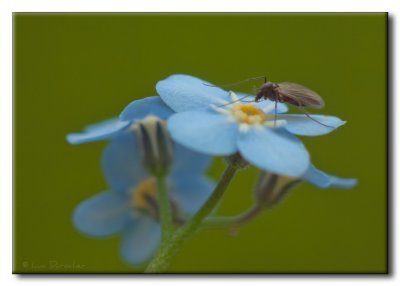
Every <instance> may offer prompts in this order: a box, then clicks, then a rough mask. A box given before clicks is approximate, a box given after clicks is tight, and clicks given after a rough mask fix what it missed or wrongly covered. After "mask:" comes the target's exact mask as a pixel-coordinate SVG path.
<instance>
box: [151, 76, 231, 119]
mask: <svg viewBox="0 0 400 286" xmlns="http://www.w3.org/2000/svg"><path fill="white" fill-rule="evenodd" d="M207 84H208V85H212V84H210V83H209V82H207V81H205V80H202V79H199V78H196V77H193V76H190V75H182V74H176V75H172V76H170V77H168V78H166V79H164V80H162V81H159V82H158V83H157V85H156V90H157V92H158V94H159V95H160V96H161V98H162V100H163V101H164V102H165V103H166V104H167V105H168V106H169V107H171V108H172V109H173V110H174V111H176V112H182V111H188V110H192V109H201V108H205V107H209V106H210V104H215V105H222V104H225V103H226V102H229V101H230V97H229V93H228V92H227V91H225V90H223V89H221V88H219V87H212V86H208V85H207Z"/></svg>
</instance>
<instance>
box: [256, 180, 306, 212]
mask: <svg viewBox="0 0 400 286" xmlns="http://www.w3.org/2000/svg"><path fill="white" fill-rule="evenodd" d="M301 181H302V180H301V179H299V178H295V177H287V176H280V175H276V174H271V173H267V172H261V173H260V177H259V179H258V181H257V185H256V188H255V197H256V201H257V204H258V205H259V206H261V207H263V208H270V207H274V206H275V205H277V204H278V203H279V202H281V201H282V199H283V198H284V197H285V196H286V194H287V193H288V192H289V191H290V190H291V189H292V188H293V187H294V186H295V185H297V184H298V183H300V182H301Z"/></svg>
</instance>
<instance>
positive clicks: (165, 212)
mask: <svg viewBox="0 0 400 286" xmlns="http://www.w3.org/2000/svg"><path fill="white" fill-rule="evenodd" d="M167 191H168V190H167V188H166V186H165V176H162V175H160V176H157V198H158V204H159V207H160V221H161V228H162V238H161V244H163V243H165V242H166V241H167V240H168V238H169V237H170V236H171V235H172V232H173V230H174V225H173V219H172V210H171V204H170V202H169V197H168V192H167Z"/></svg>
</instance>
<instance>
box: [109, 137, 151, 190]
mask: <svg viewBox="0 0 400 286" xmlns="http://www.w3.org/2000/svg"><path fill="white" fill-rule="evenodd" d="M102 167H103V172H104V176H105V177H106V180H107V182H108V184H109V185H110V186H111V187H112V189H113V190H116V191H123V192H126V191H129V189H131V188H132V187H134V186H135V185H136V184H138V183H139V182H140V181H142V180H143V179H145V178H147V177H148V176H149V175H148V173H147V172H146V170H145V169H144V168H143V165H142V162H141V158H140V154H139V148H138V145H137V142H136V137H135V135H134V134H133V133H124V134H122V135H119V136H117V137H115V138H114V140H113V141H112V142H111V144H110V145H108V146H107V148H106V149H105V150H104V152H103V157H102Z"/></svg>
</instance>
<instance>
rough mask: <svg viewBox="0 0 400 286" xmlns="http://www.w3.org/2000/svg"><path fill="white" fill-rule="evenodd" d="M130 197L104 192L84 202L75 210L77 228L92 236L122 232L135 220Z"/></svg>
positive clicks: (74, 217)
mask: <svg viewBox="0 0 400 286" xmlns="http://www.w3.org/2000/svg"><path fill="white" fill-rule="evenodd" d="M131 211H132V206H131V201H130V199H129V197H128V196H126V195H124V194H120V193H116V192H103V193H101V194H99V195H96V196H95V197H92V198H90V199H88V200H86V201H83V202H82V203H81V204H79V205H78V207H77V208H76V209H75V212H74V215H73V222H74V225H75V227H76V228H77V229H78V230H79V231H81V232H83V233H85V234H87V235H91V236H99V237H102V236H108V235H111V234H115V233H117V232H119V231H121V230H122V229H123V228H124V227H125V226H126V225H127V223H128V222H130V221H132V220H133V217H132V212H131Z"/></svg>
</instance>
